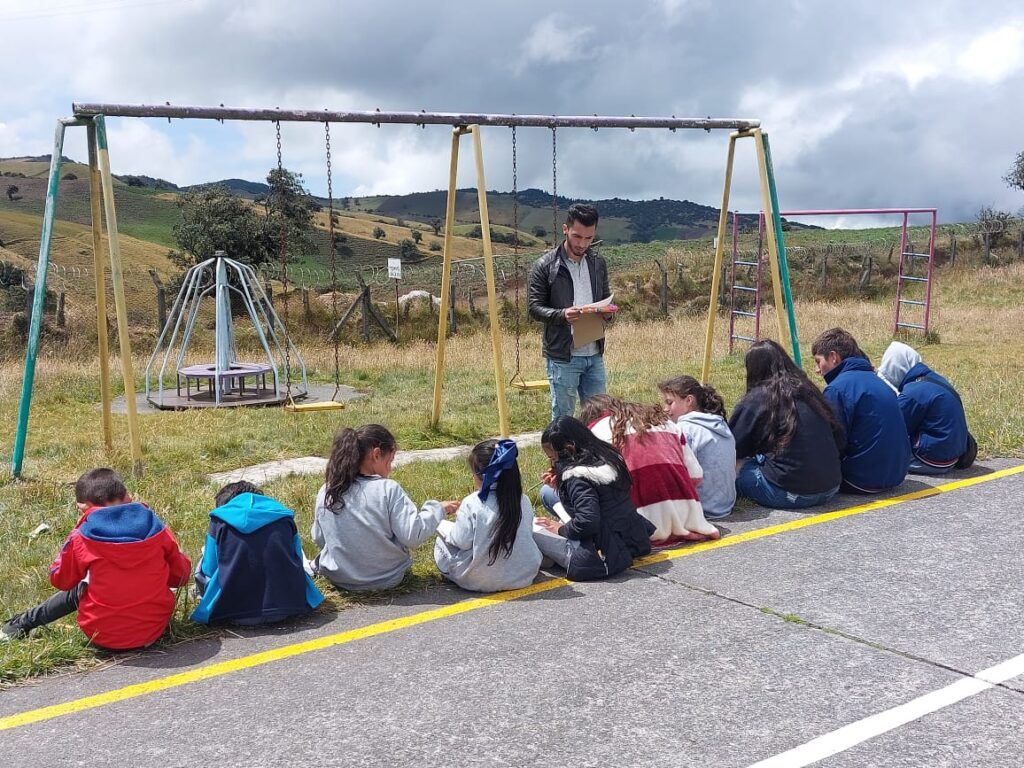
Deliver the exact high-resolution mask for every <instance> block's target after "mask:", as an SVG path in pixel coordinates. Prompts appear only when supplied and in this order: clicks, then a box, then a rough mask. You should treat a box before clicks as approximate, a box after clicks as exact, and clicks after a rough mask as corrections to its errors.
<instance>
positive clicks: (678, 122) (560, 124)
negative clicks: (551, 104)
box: [71, 103, 761, 131]
mask: <svg viewBox="0 0 1024 768" xmlns="http://www.w3.org/2000/svg"><path fill="white" fill-rule="evenodd" d="M71 108H72V110H73V112H74V114H75V117H80V118H81V117H91V116H93V115H105V116H106V117H166V118H168V119H170V118H179V119H189V120H270V121H275V120H280V121H281V122H305V123H370V124H376V125H380V124H383V123H399V124H405V125H453V126H463V125H498V126H505V127H511V126H517V127H518V126H522V127H535V128H593V129H595V130H596V129H598V128H630V129H632V128H668V129H670V130H675V129H677V128H684V129H685V128H697V129H703V130H705V131H711V130H730V131H734V130H740V131H744V130H749V129H751V128H758V127H760V125H761V121H760V120H750V119H745V118H743V119H738V118H711V117H706V118H705V117H675V116H672V117H637V116H636V115H629V116H628V117H626V116H620V117H614V116H608V115H490V114H472V113H466V114H463V113H458V112H426V111H422V112H382V111H380V110H374V111H372V112H338V111H332V110H329V109H320V110H317V109H243V108H239V107H224V106H220V107H187V106H172V105H170V104H78V103H75V104H72V105H71Z"/></svg>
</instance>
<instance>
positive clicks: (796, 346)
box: [761, 132, 803, 367]
mask: <svg viewBox="0 0 1024 768" xmlns="http://www.w3.org/2000/svg"><path fill="white" fill-rule="evenodd" d="M761 138H762V143H763V144H764V163H765V167H766V169H767V171H768V192H769V194H770V195H771V198H772V221H774V222H775V246H776V248H777V249H778V251H779V274H780V275H781V276H782V296H783V299H784V300H785V302H786V317H787V319H788V320H789V338H790V340H791V342H792V344H793V359H794V360H795V361H796V364H797V365H799V366H801V367H802V366H803V361H802V360H801V359H800V337H799V336H798V335H797V331H796V311H795V310H794V309H793V290H792V288H791V287H790V284H789V260H788V259H787V258H786V241H785V238H784V237H783V235H782V217H781V216H780V215H779V193H778V190H777V189H776V187H775V169H774V168H773V167H772V150H771V147H770V146H769V145H768V134H767V133H764V132H762V133H761Z"/></svg>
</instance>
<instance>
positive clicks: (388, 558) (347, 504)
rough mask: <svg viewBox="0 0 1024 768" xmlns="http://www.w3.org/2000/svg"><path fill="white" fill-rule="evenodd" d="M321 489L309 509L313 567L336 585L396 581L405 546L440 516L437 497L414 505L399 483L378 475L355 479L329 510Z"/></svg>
mask: <svg viewBox="0 0 1024 768" xmlns="http://www.w3.org/2000/svg"><path fill="white" fill-rule="evenodd" d="M326 492H327V486H321V488H320V492H319V493H318V494H317V496H316V510H315V512H314V514H313V541H314V542H315V543H316V545H317V546H318V547H319V548H320V552H319V554H317V556H316V557H315V558H314V559H313V571H314V572H315V573H319V574H320V575H321V576H323V577H324V578H326V579H327V580H328V581H330V582H331V583H332V584H334V586H336V587H340V588H341V589H350V590H374V589H390V588H391V587H395V586H398V584H399V582H401V581H402V577H403V576H405V572H406V571H407V570H408V569H409V566H410V565H412V558H411V557H410V556H409V550H410V549H411V548H412V547H417V546H419V545H420V544H422V543H423V542H424V541H426V540H427V539H428V538H430V537H431V536H432V535H433V533H434V531H436V530H437V525H438V523H440V522H441V520H443V519H444V508H443V507H442V506H441V502H439V501H426V502H424V503H423V508H422V509H417V508H416V505H415V504H414V503H413V501H412V499H410V498H409V496H408V495H407V494H406V492H405V491H404V490H402V486H400V485H399V484H398V483H396V482H395V481H394V480H388V479H385V478H383V477H380V476H379V475H370V476H369V477H363V476H360V477H358V478H356V481H355V482H354V483H352V486H351V487H350V488H349V489H348V490H347V491H345V493H344V495H342V497H341V499H340V500H339V501H336V502H335V504H334V507H333V509H330V508H328V507H326V506H324V497H325V495H326ZM340 502H344V504H341V503H340Z"/></svg>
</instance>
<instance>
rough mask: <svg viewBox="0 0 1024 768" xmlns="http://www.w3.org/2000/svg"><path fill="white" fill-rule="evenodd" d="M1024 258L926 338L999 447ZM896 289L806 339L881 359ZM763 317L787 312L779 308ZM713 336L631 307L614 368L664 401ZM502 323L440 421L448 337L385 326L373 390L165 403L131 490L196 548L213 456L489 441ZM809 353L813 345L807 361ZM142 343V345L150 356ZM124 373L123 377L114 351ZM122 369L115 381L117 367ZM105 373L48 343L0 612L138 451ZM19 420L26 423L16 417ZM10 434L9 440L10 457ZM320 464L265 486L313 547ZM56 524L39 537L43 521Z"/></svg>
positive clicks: (530, 363)
mask: <svg viewBox="0 0 1024 768" xmlns="http://www.w3.org/2000/svg"><path fill="white" fill-rule="evenodd" d="M1022 285H1024V265H1022V264H1019V263H1018V264H1015V265H1013V266H1010V267H1004V268H980V269H973V270H962V269H959V268H958V269H957V270H950V269H945V270H943V272H942V275H941V277H940V282H939V287H940V291H939V295H938V297H937V302H936V305H937V309H936V313H937V314H936V319H935V323H936V328H937V330H938V332H939V335H940V336H941V343H940V344H932V345H929V346H927V347H924V348H923V354H924V356H925V359H926V361H928V362H929V363H930V364H932V365H933V366H934V367H935V368H936V369H937V370H939V371H940V372H942V373H943V374H945V375H946V376H948V377H949V378H950V379H951V380H952V381H953V382H954V383H955V385H956V386H957V388H958V389H959V390H960V392H961V393H962V394H963V397H964V401H965V404H966V406H967V410H968V414H969V418H970V422H971V428H972V431H973V432H974V433H975V435H976V436H977V438H978V441H979V444H980V446H981V453H982V455H983V456H990V455H1000V456H1024V411H1022V410H1021V409H1020V407H1019V403H1020V399H1021V385H1020V382H1019V379H1018V375H1017V371H1018V369H1019V358H1020V356H1021V354H1022V352H1024V346H1022V343H1021V339H1020V333H1019V329H1020V328H1021V327H1022V325H1024V306H1022V305H1021V303H1020V300H1019V297H1020V291H1021V286H1022ZM890 311H891V307H890V304H889V302H887V301H884V302H883V301H879V302H860V301H850V300H847V301H837V302H797V313H798V317H799V321H800V327H801V337H802V339H803V341H804V344H805V354H807V353H808V351H809V350H807V347H809V344H810V341H811V340H812V339H813V337H814V336H815V335H816V334H817V333H818V332H820V331H821V330H823V329H824V328H827V327H830V326H833V325H842V326H844V327H847V328H848V329H850V330H852V331H853V332H854V333H855V334H856V335H857V337H858V339H859V340H860V342H861V345H862V346H863V347H864V349H865V350H866V351H867V352H868V353H869V354H870V355H871V356H872V357H873V358H874V359H875V360H876V361H877V359H878V357H879V355H880V354H881V352H882V350H883V349H884V347H885V345H886V344H887V343H888V341H889V322H890ZM723 325H724V320H723V321H722V323H721V324H720V325H719V334H718V341H717V344H716V349H715V365H714V369H713V376H712V382H713V383H714V384H715V386H717V387H718V388H719V389H720V390H721V391H722V393H723V395H724V396H725V398H726V401H727V403H728V405H729V406H731V405H732V404H734V403H735V402H736V400H737V398H738V397H739V396H740V394H741V390H742V381H743V375H742V358H741V357H740V356H739V355H735V356H728V355H727V354H726V346H725V333H724V328H723ZM765 327H766V328H768V329H771V328H772V327H773V318H772V315H771V312H770V311H769V312H768V313H767V316H766V323H765ZM702 342H703V318H701V317H699V316H686V315H679V316H674V317H672V318H670V319H668V320H665V321H662V322H652V323H635V322H620V323H618V324H616V325H615V326H614V327H613V329H612V330H611V332H610V335H609V343H608V358H607V359H608V368H609V371H610V389H611V391H613V392H615V393H617V394H620V395H623V396H625V397H627V398H631V399H638V400H645V401H654V399H655V397H656V392H655V390H654V386H653V385H654V383H655V382H656V381H657V380H659V379H660V378H662V377H665V376H668V375H673V374H678V373H684V372H685V373H691V374H693V373H697V372H698V368H699V359H700V353H701V349H702ZM303 352H304V355H305V357H306V360H307V364H308V365H309V366H310V368H311V370H312V371H313V373H314V376H315V377H316V378H319V379H320V380H329V379H330V376H331V361H332V352H331V350H330V348H329V347H328V346H326V345H316V346H307V347H306V348H305V349H304V350H303ZM514 354H515V353H514V349H513V345H512V339H511V337H510V336H509V335H508V334H505V336H504V355H505V365H506V371H507V373H508V374H511V371H512V366H513V364H514ZM522 356H523V360H524V363H525V371H524V373H525V375H526V378H534V377H540V376H541V375H542V370H543V368H542V361H541V357H540V352H539V337H538V335H537V334H536V332H535V330H531V332H530V333H529V334H528V335H526V336H525V337H524V346H523V351H522ZM489 357H490V353H489V343H488V338H487V336H486V335H485V334H481V333H475V334H467V335H463V336H458V337H455V338H453V339H452V340H451V341H450V344H449V349H448V361H449V367H448V372H447V380H446V387H445V403H444V419H443V421H442V425H441V427H440V428H439V429H432V428H430V426H429V425H428V412H429V401H430V388H431V381H432V360H433V351H432V345H430V344H428V343H424V342H409V343H407V344H404V345H402V346H399V347H394V346H391V345H387V344H374V345H369V346H362V347H343V349H342V359H341V369H342V380H343V383H346V384H349V385H351V386H354V387H356V388H358V389H360V390H362V391H364V392H366V393H367V397H366V398H364V399H362V400H358V401H356V402H354V403H352V404H350V405H349V407H348V409H347V410H345V411H341V412H334V413H321V414H287V413H285V412H283V411H280V410H275V409H266V410H263V409H259V410H243V411H234V410H231V411H220V412H208V411H204V412H191V413H188V412H186V413H159V414H155V415H148V416H144V417H142V418H141V425H142V430H143V442H144V445H145V451H146V474H145V476H144V477H143V478H141V479H138V480H130V482H129V486H130V489H131V491H132V493H133V494H134V495H135V496H136V497H137V498H138V499H140V500H144V501H146V502H147V503H149V504H151V505H152V506H153V508H154V509H156V510H157V511H158V513H159V514H161V515H162V516H163V517H164V518H165V519H166V520H167V521H168V522H169V524H170V525H171V527H172V528H173V530H174V531H175V532H176V533H177V535H178V538H179V541H180V543H181V544H182V546H183V547H184V549H185V550H186V552H187V553H188V554H189V556H190V557H191V558H192V559H193V560H195V558H196V556H197V555H198V551H199V547H200V544H201V543H202V538H203V534H204V531H205V527H206V520H207V517H206V513H207V511H208V510H209V508H210V506H211V494H212V492H213V490H215V489H214V488H213V487H212V486H211V485H210V484H209V482H208V481H207V479H206V476H207V474H208V473H210V472H215V471H222V470H229V469H234V468H237V467H240V466H245V465H249V464H254V463H258V462H263V461H268V460H271V459H281V458H290V457H295V456H303V455H312V454H315V455H326V453H327V451H328V450H329V447H330V439H331V435H332V434H333V433H334V432H335V431H336V430H337V429H338V428H340V427H341V426H344V425H358V424H361V423H366V422H374V421H376V422H383V423H385V424H387V425H389V426H390V427H391V429H392V430H393V431H394V432H395V434H396V435H397V437H398V440H399V444H400V447H401V448H404V449H413V448H426V447H437V446H446V445H454V444H465V443H473V442H475V441H477V440H479V439H481V438H483V437H485V436H488V435H491V434H493V433H494V432H495V431H496V418H495V410H494V394H493V381H492V379H491V378H490V374H489V372H488V368H489V366H488V360H489ZM805 362H806V361H805ZM142 363H144V360H143V359H142V357H141V356H140V358H139V359H138V360H137V361H136V364H137V366H139V367H141V364H142ZM114 375H115V379H116V377H117V375H118V374H117V372H116V363H115V372H114ZM20 381H21V365H20V363H19V362H11V363H7V364H4V365H2V366H0V420H2V421H3V423H6V424H9V425H12V424H13V423H14V418H15V411H16V408H17V400H18V392H19V387H20ZM115 386H116V384H115ZM98 400H99V382H98V379H97V375H96V363H95V361H94V360H86V361H84V362H82V361H76V360H74V359H71V358H70V357H68V356H66V355H62V354H60V350H46V349H44V357H43V359H42V360H41V362H40V368H39V373H38V377H37V384H36V390H35V400H34V404H33V411H32V421H31V431H30V434H29V439H28V453H27V456H26V465H25V471H26V478H25V479H24V480H22V481H17V482H14V481H10V480H6V481H4V482H3V483H2V484H0V549H2V550H3V552H4V557H3V558H2V560H0V581H2V583H3V584H4V585H5V587H4V590H3V592H2V595H0V617H2V616H6V615H9V614H10V613H12V612H14V611H16V610H19V609H23V608H25V607H27V606H28V605H30V604H32V603H34V602H37V601H39V600H40V599H43V598H45V597H46V596H47V595H48V594H50V592H51V588H50V587H49V585H48V583H47V580H46V566H47V565H48V563H49V562H50V560H51V558H52V557H53V555H54V553H55V552H56V550H57V549H58V547H59V546H60V543H61V541H62V540H63V537H64V536H65V535H66V533H67V531H68V529H69V528H70V526H71V525H72V524H73V522H74V520H75V512H74V507H73V504H72V502H73V499H72V497H71V490H70V484H71V483H73V481H74V480H75V478H76V477H77V476H78V475H79V474H80V473H81V472H83V471H84V470H86V469H88V468H89V467H92V466H96V465H104V464H109V465H112V466H115V467H117V468H118V469H120V470H122V471H125V470H126V469H127V468H128V467H129V466H130V458H129V455H128V451H127V442H126V438H125V436H124V434H123V431H124V428H125V421H124V418H123V417H115V423H116V426H117V429H118V432H119V435H118V439H117V447H116V449H115V451H114V453H113V454H112V455H109V456H108V455H106V454H105V453H104V451H103V450H102V448H101V445H100V439H99V434H98V433H99V419H98V413H97V409H96V402H97V401H98ZM509 405H510V417H511V421H512V424H513V429H514V430H515V431H525V430H532V429H540V428H542V427H543V426H544V425H545V423H546V421H547V413H548V404H547V394H546V392H539V393H536V392H535V393H520V392H512V393H510V395H509ZM8 434H10V433H8ZM9 450H10V445H9V444H6V445H3V446H0V454H2V457H0V458H2V459H3V461H4V464H5V467H6V464H7V461H8V452H9ZM522 461H523V465H524V466H523V469H524V477H525V478H526V480H527V483H528V484H530V485H532V484H534V483H535V482H536V478H537V476H538V474H539V472H540V470H541V468H542V466H543V460H542V456H541V454H540V452H539V450H537V449H528V450H526V451H524V457H523V460H522ZM395 478H396V479H397V480H399V482H401V483H402V484H403V485H404V486H405V487H406V489H407V490H408V491H409V492H410V494H411V495H412V496H413V498H414V499H416V500H417V501H423V500H424V499H426V498H428V497H434V498H461V497H462V496H463V495H465V494H466V493H468V492H470V490H471V479H470V476H469V473H468V471H467V470H466V468H465V466H464V464H463V462H461V461H452V462H446V463H442V464H419V465H410V466H406V467H402V468H401V469H399V470H398V471H396V473H395ZM321 482H322V478H318V477H292V478H287V479H283V480H280V481H277V482H274V483H272V484H270V485H269V486H268V487H267V489H266V490H267V492H268V493H270V494H273V495H275V496H278V497H280V498H281V499H282V500H283V501H284V502H285V503H287V504H289V505H290V506H292V507H293V508H294V509H295V510H296V512H297V515H298V523H299V529H300V531H301V532H302V534H303V539H304V542H305V544H306V546H307V551H308V550H309V549H310V548H311V547H310V541H309V538H308V531H309V526H310V523H311V515H312V503H313V497H314V494H315V493H316V490H317V488H318V487H319V485H320V483H321ZM41 522H46V523H48V524H49V525H50V526H52V532H50V533H48V534H45V535H42V536H39V537H37V538H35V539H31V538H30V533H31V532H32V531H33V530H34V529H35V528H36V526H37V525H38V524H39V523H41ZM430 552H431V544H429V543H428V544H427V545H424V546H423V547H421V548H420V549H419V550H417V552H416V553H415V566H414V568H413V570H412V572H411V574H410V576H409V577H408V578H407V579H406V581H405V582H404V583H403V585H402V587H400V589H401V590H410V589H419V588H422V587H423V586H424V585H426V584H431V583H435V582H436V581H437V580H438V579H439V576H438V574H437V572H436V570H435V569H434V566H433V563H432V560H431V557H430ZM322 586H323V587H324V589H325V592H326V593H327V594H328V595H329V601H328V604H327V606H326V607H325V608H324V609H322V610H339V609H342V608H343V607H344V606H345V605H347V604H349V603H351V602H353V601H356V600H375V599H386V598H387V597H388V595H387V594H384V595H375V596H359V597H357V596H353V595H347V594H341V593H339V592H337V591H336V590H333V589H331V588H329V587H327V586H326V585H322ZM188 610H189V606H188V604H187V599H186V598H185V596H184V592H182V602H181V605H180V606H179V609H178V612H177V613H176V615H175V618H174V621H173V623H172V633H171V639H170V640H164V641H162V642H164V643H166V642H173V641H176V640H180V639H183V638H188V637H191V636H195V635H197V634H201V633H203V632H205V631H207V630H205V629H203V628H200V627H197V626H195V625H192V624H190V623H189V622H188V621H187V620H186V619H185V616H186V615H187V612H188ZM102 658H103V657H102V654H98V653H96V652H95V651H93V650H91V649H89V648H88V647H87V646H86V645H85V643H84V639H83V638H82V637H81V634H80V633H79V632H78V630H77V628H76V627H75V625H74V623H73V622H72V621H70V620H64V621H61V622H59V623H58V624H57V625H55V626H53V627H51V628H49V629H46V630H42V631H37V633H36V634H35V635H34V636H33V638H32V639H31V640H30V641H27V642H19V643H13V644H5V645H3V646H0V681H4V682H11V681H15V680H18V679H21V678H23V677H26V676H31V675H35V674H41V673H45V672H50V671H53V670H54V669H57V668H61V667H64V666H66V665H69V664H70V665H89V664H95V663H97V661H98V660H101V659H102Z"/></svg>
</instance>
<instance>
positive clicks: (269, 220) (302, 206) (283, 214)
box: [256, 168, 316, 258]
mask: <svg viewBox="0 0 1024 768" xmlns="http://www.w3.org/2000/svg"><path fill="white" fill-rule="evenodd" d="M267 185H268V186H269V187H270V191H269V192H267V194H266V195H265V196H264V197H260V198H257V200H256V202H257V203H259V204H261V205H262V206H263V211H264V213H265V214H266V216H265V222H266V232H267V234H268V236H269V237H271V238H272V240H273V241H274V242H275V244H277V245H275V247H274V248H273V249H272V252H273V253H278V252H279V250H280V247H279V243H280V238H281V230H282V229H284V235H285V237H284V239H285V247H286V249H287V251H288V255H289V257H293V258H294V257H297V256H302V255H304V254H307V253H309V252H310V251H313V250H315V249H316V245H315V243H314V242H313V212H312V211H311V210H310V207H309V203H310V199H309V193H308V192H307V191H306V188H305V187H303V185H302V174H301V173H293V172H292V171H289V170H288V169H287V168H282V169H280V170H278V169H277V168H273V169H272V170H271V171H270V173H268V174H267Z"/></svg>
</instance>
